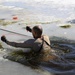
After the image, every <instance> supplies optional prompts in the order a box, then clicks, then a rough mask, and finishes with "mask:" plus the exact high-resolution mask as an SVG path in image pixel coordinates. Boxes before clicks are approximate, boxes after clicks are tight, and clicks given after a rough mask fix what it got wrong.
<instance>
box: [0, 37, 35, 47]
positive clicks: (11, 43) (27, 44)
mask: <svg viewBox="0 0 75 75" xmlns="http://www.w3.org/2000/svg"><path fill="white" fill-rule="evenodd" d="M1 40H2V41H3V42H5V43H6V44H8V45H10V46H14V47H20V48H32V47H33V43H34V39H29V40H27V41H25V42H23V43H17V42H10V41H8V40H7V39H6V37H5V36H2V37H1Z"/></svg>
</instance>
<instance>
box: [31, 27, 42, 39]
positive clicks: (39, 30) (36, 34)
mask: <svg viewBox="0 0 75 75" xmlns="http://www.w3.org/2000/svg"><path fill="white" fill-rule="evenodd" d="M42 32H43V30H42V27H41V26H34V27H33V28H32V35H33V37H34V38H40V37H41V35H42Z"/></svg>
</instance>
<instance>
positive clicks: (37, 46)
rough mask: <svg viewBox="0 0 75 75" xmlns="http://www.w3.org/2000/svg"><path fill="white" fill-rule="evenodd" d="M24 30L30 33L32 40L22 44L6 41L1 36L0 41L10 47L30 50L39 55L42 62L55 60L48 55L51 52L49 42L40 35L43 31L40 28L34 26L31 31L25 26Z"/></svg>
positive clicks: (45, 36)
mask: <svg viewBox="0 0 75 75" xmlns="http://www.w3.org/2000/svg"><path fill="white" fill-rule="evenodd" d="M26 30H27V31H29V32H31V33H32V35H33V39H28V40H26V41H24V42H23V43H17V42H11V41H8V40H7V39H6V37H5V36H1V40H2V41H3V42H5V43H6V44H8V45H10V46H14V47H20V48H30V49H31V50H32V52H34V54H40V55H41V58H42V60H45V61H47V60H48V59H55V58H56V57H55V56H53V55H49V54H51V52H52V49H51V47H50V40H49V37H48V36H47V35H42V33H43V29H42V27H41V26H34V27H33V28H32V29H31V28H30V27H29V26H26Z"/></svg>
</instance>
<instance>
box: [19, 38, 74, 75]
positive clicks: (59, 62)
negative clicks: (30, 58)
mask: <svg viewBox="0 0 75 75" xmlns="http://www.w3.org/2000/svg"><path fill="white" fill-rule="evenodd" d="M54 38H55V39H56V40H55V39H51V45H52V48H53V49H54V50H55V53H56V54H57V55H58V56H59V59H55V60H49V61H48V62H40V64H37V66H36V65H34V64H30V65H28V64H27V62H26V61H24V60H21V61H23V62H20V61H18V62H20V63H22V64H25V65H27V66H30V67H32V68H38V69H42V70H43V71H48V72H49V73H52V74H54V75H66V74H72V75H73V74H75V72H74V71H75V42H74V41H72V40H67V39H62V38H56V37H54Z"/></svg>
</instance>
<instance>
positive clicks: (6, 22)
mask: <svg viewBox="0 0 75 75" xmlns="http://www.w3.org/2000/svg"><path fill="white" fill-rule="evenodd" d="M14 23H17V21H11V20H10V21H9V20H3V19H0V25H3V26H6V25H10V24H14Z"/></svg>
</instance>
